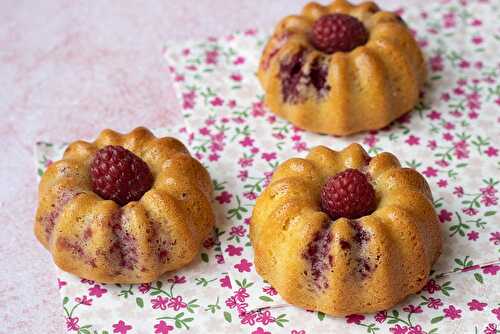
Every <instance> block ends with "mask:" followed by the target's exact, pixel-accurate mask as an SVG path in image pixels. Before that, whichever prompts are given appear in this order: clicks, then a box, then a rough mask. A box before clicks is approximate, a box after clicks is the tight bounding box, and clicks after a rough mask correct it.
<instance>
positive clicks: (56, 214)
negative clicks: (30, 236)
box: [35, 128, 214, 283]
mask: <svg viewBox="0 0 500 334" xmlns="http://www.w3.org/2000/svg"><path fill="white" fill-rule="evenodd" d="M211 197H212V182H211V179H210V176H209V174H208V172H207V171H206V169H205V168H204V167H203V166H202V165H201V164H200V163H199V162H198V161H197V160H195V159H194V158H192V157H191V156H190V155H189V152H188V150H187V149H186V147H185V146H184V145H183V144H182V143H181V142H180V141H178V140H177V139H174V138H170V137H165V138H156V137H155V136H153V134H152V133H151V132H149V130H147V129H145V128H137V129H135V130H134V131H132V132H131V133H129V134H126V135H122V134H119V133H117V132H114V131H112V130H104V131H103V132H101V134H100V135H99V137H98V138H97V140H96V141H94V142H93V143H88V142H84V141H77V142H74V143H72V144H71V145H69V147H68V148H67V149H66V151H65V153H64V156H63V158H62V160H60V161H57V162H55V163H53V164H51V165H50V166H49V167H48V169H47V171H46V172H45V173H44V175H43V176H42V179H41V181H40V186H39V205H38V210H37V213H36V222H35V234H36V237H37V238H38V240H39V241H40V242H41V243H42V244H43V245H44V246H45V248H47V249H48V250H49V251H50V252H51V253H52V256H53V259H54V262H55V263H56V264H57V265H58V266H59V267H60V268H61V269H63V270H65V271H67V272H70V273H72V274H75V275H78V276H80V277H83V278H86V279H90V280H95V281H98V282H103V283H145V282H151V281H153V280H155V279H157V278H158V277H159V276H160V275H162V274H163V273H165V272H167V271H171V270H175V269H178V268H181V267H183V266H185V265H187V264H188V263H189V262H191V261H192V260H193V258H194V257H195V256H196V255H197V254H198V251H199V249H200V246H201V243H202V242H203V240H204V239H205V238H206V237H207V236H208V235H209V233H210V231H211V230H212V227H213V225H214V214H213V210H212V207H211Z"/></svg>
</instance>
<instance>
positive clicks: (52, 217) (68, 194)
mask: <svg viewBox="0 0 500 334" xmlns="http://www.w3.org/2000/svg"><path fill="white" fill-rule="evenodd" d="M79 194H81V192H77V191H73V190H62V191H61V193H60V194H59V196H58V197H57V199H56V201H55V203H54V204H53V205H52V207H53V209H52V210H51V211H50V212H49V213H48V214H47V215H45V216H42V217H41V218H40V221H41V224H42V225H43V226H44V227H45V229H44V230H45V234H46V235H47V240H48V239H50V236H51V235H52V231H53V230H54V226H55V224H56V220H57V218H59V216H60V215H61V212H62V210H63V209H64V206H65V205H66V204H68V203H69V201H71V200H72V199H73V198H75V197H76V196H78V195H79Z"/></svg>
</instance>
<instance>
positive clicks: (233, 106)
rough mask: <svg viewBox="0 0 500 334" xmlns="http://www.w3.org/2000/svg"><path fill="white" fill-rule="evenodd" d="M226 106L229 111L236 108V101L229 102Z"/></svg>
mask: <svg viewBox="0 0 500 334" xmlns="http://www.w3.org/2000/svg"><path fill="white" fill-rule="evenodd" d="M227 106H228V107H229V108H231V109H233V108H235V107H236V101H235V100H229V101H228V102H227Z"/></svg>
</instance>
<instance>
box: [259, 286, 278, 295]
mask: <svg viewBox="0 0 500 334" xmlns="http://www.w3.org/2000/svg"><path fill="white" fill-rule="evenodd" d="M262 291H264V293H265V294H267V295H269V296H276V295H277V294H278V292H277V291H276V289H275V288H273V287H272V286H266V287H264V288H262Z"/></svg>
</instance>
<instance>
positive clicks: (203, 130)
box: [198, 127, 210, 136]
mask: <svg viewBox="0 0 500 334" xmlns="http://www.w3.org/2000/svg"><path fill="white" fill-rule="evenodd" d="M198 132H199V133H200V135H202V136H209V135H210V129H209V128H207V127H203V128H200V129H199V130H198Z"/></svg>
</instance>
